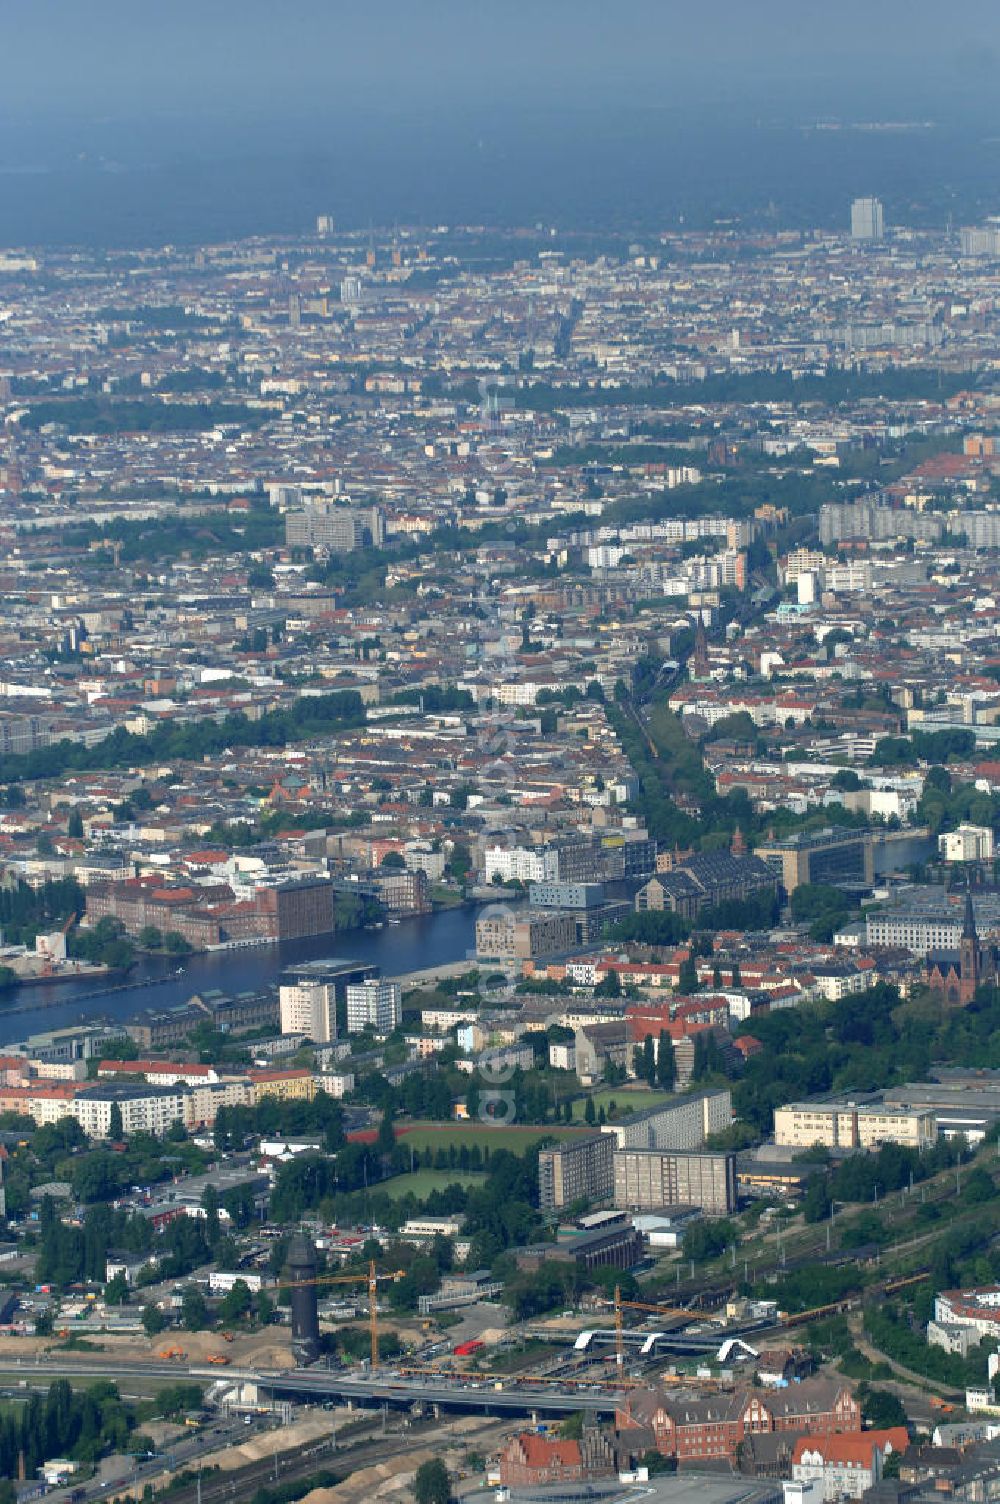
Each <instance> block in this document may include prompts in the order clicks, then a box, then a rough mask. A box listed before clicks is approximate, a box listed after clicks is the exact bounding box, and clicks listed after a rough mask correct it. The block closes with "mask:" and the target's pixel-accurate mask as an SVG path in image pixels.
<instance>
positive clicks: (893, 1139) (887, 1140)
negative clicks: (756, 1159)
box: [774, 1099, 937, 1149]
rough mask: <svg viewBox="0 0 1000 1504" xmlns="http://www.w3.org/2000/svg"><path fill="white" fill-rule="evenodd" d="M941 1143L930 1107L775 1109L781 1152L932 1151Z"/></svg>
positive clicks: (837, 1104)
mask: <svg viewBox="0 0 1000 1504" xmlns="http://www.w3.org/2000/svg"><path fill="white" fill-rule="evenodd" d="M936 1139H937V1123H936V1122H935V1118H934V1113H933V1111H932V1109H931V1108H929V1107H898V1106H896V1105H894V1104H893V1105H890V1104H889V1103H886V1102H883V1101H881V1100H877V1101H870V1102H848V1101H844V1100H843V1099H841V1100H837V1101H831V1102H789V1103H788V1104H787V1105H786V1106H785V1107H776V1108H775V1109H774V1141H775V1143H776V1144H778V1145H779V1146H780V1147H782V1148H788V1149H810V1148H812V1146H813V1145H814V1144H822V1145H823V1146H824V1147H825V1148H827V1149H878V1148H880V1147H881V1146H882V1144H901V1145H902V1146H903V1147H904V1148H907V1149H927V1148H929V1147H930V1145H931V1144H933V1143H934V1142H935V1140H936Z"/></svg>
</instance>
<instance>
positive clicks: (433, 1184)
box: [379, 1170, 486, 1201]
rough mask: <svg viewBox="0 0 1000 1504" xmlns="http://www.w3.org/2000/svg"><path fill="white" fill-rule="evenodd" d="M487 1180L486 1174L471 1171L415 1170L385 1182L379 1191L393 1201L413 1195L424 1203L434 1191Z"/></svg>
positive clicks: (476, 1183)
mask: <svg viewBox="0 0 1000 1504" xmlns="http://www.w3.org/2000/svg"><path fill="white" fill-rule="evenodd" d="M485 1179H486V1176H485V1174H474V1173H472V1172H470V1171H469V1170H415V1171H414V1172H413V1174H412V1175H394V1176H393V1177H392V1179H391V1180H386V1181H383V1182H382V1184H381V1185H380V1186H379V1190H380V1191H384V1192H385V1194H386V1195H387V1196H391V1197H392V1198H393V1200H398V1198H399V1197H400V1196H407V1195H412V1196H416V1197H417V1199H418V1200H421V1201H422V1200H423V1198H424V1197H425V1196H429V1195H430V1194H431V1192H432V1191H443V1190H444V1189H445V1188H446V1186H449V1185H464V1186H471V1185H481V1184H482V1183H483V1181H484V1180H485Z"/></svg>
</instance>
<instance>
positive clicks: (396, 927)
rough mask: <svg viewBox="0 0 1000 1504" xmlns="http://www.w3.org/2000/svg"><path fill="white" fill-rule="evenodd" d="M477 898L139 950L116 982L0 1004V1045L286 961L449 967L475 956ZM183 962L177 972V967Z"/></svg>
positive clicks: (264, 973) (406, 972)
mask: <svg viewBox="0 0 1000 1504" xmlns="http://www.w3.org/2000/svg"><path fill="white" fill-rule="evenodd" d="M477 912H478V906H477V905H475V904H463V905H462V906H461V907H458V908H451V909H441V910H439V911H438V912H437V913H434V914H420V915H416V916H414V917H413V918H409V919H401V920H400V922H399V924H393V925H388V924H387V925H386V926H385V927H384V928H383V929H380V930H364V929H359V930H340V931H339V932H337V933H336V934H333V935H323V936H320V937H316V938H313V939H309V940H293V941H285V942H272V943H271V944H270V945H259V946H253V947H251V948H249V949H239V950H226V951H213V952H209V951H203V952H199V953H192V954H190V955H188V956H185V957H184V958H183V963H181V962H180V961H179V958H178V957H176V956H173V957H170V958H169V959H168V958H160V957H153V956H143V957H140V958H138V959H137V960H136V962H135V964H134V966H133V968H132V970H131V972H130V973H129V975H128V977H127V979H126V980H124V981H123V982H122V984H121V985H120V986H115V987H108V988H101V989H95V988H94V987H93V986H92V985H89V984H83V985H81V984H79V983H76V982H73V981H69V982H63V983H58V984H56V985H54V986H51V987H47V986H46V985H45V984H44V983H43V984H40V985H38V986H37V987H33V988H32V989H31V994H30V996H28V997H25V998H23V999H21V998H17V999H16V1000H15V996H14V995H12V996H11V1004H12V1005H11V1006H6V1005H0V1046H2V1045H8V1044H13V1043H15V1042H17V1041H20V1040H23V1039H25V1038H27V1037H28V1036H29V1035H32V1034H40V1033H48V1032H50V1031H52V1030H54V1029H61V1028H69V1027H71V1026H76V1025H80V1024H87V1023H98V1022H101V1021H103V1020H105V1019H106V1020H109V1021H111V1022H123V1021H124V1020H126V1019H130V1018H134V1017H135V1016H136V1015H137V1014H139V1013H142V1012H144V1011H146V1010H147V1009H149V1008H155V1009H157V1010H160V1009H163V1008H173V1007H178V1006H180V1005H182V1004H184V1003H186V1002H187V1001H188V999H189V998H190V997H192V996H193V995H194V994H195V993H201V992H207V991H219V992H228V993H238V992H259V991H260V990H261V989H262V988H264V987H270V986H275V985H277V983H278V981H279V980H280V978H281V975H282V973H283V972H284V971H286V970H287V968H288V967H289V966H293V965H299V964H301V963H302V962H303V961H320V960H327V959H329V958H331V957H339V958H341V959H344V958H349V959H351V960H356V961H363V962H368V963H370V964H372V965H376V966H378V967H379V969H380V971H381V973H382V975H383V976H386V977H406V978H409V977H412V976H415V975H426V979H427V980H433V979H434V977H435V976H441V977H444V976H445V975H454V972H452V971H450V968H451V967H453V966H454V967H457V969H458V971H459V972H461V971H464V970H466V969H467V968H470V967H472V966H474V965H475V964H476V962H475V954H474V953H475V944H476V914H477ZM179 964H183V968H184V969H183V971H182V973H181V975H180V976H178V975H177V974H176V972H177V967H178V965H179Z"/></svg>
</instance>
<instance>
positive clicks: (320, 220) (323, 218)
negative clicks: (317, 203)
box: [316, 214, 333, 235]
mask: <svg viewBox="0 0 1000 1504" xmlns="http://www.w3.org/2000/svg"><path fill="white" fill-rule="evenodd" d="M316 234H317V235H332V234H333V215H332V214H317V216H316Z"/></svg>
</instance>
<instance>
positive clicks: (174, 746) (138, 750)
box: [0, 690, 365, 782]
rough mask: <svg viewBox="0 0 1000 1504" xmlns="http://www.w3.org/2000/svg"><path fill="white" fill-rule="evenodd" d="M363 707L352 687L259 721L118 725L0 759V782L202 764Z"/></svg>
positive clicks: (349, 716) (314, 729)
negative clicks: (140, 732)
mask: <svg viewBox="0 0 1000 1504" xmlns="http://www.w3.org/2000/svg"><path fill="white" fill-rule="evenodd" d="M364 721H365V708H364V704H363V702H362V699H361V696H360V695H359V694H358V693H357V692H356V691H355V690H340V691H337V692H335V693H333V694H328V695H306V696H303V697H302V698H300V699H298V700H294V701H293V702H292V704H291V705H289V706H288V708H287V709H285V710H269V711H267V712H265V714H264V715H262V716H261V717H260V718H259V719H258V720H254V721H252V720H250V718H249V717H248V716H246V715H244V714H243V712H242V711H236V712H234V713H233V714H231V715H227V716H226V717H225V719H224V720H222V721H215V720H212V719H211V718H210V717H207V716H205V717H202V718H199V719H198V720H193V721H186V722H183V723H182V724H175V723H172V722H169V721H164V722H161V723H160V724H159V725H158V726H156V727H154V729H153V730H152V731H150V732H148V733H147V734H146V735H144V736H135V735H133V734H132V732H130V731H125V730H123V729H122V728H121V727H119V728H118V729H117V730H116V731H113V732H112V734H111V735H110V736H108V737H105V739H104V741H102V742H98V743H97V744H96V745H95V746H92V747H89V746H85V745H84V744H83V743H82V742H68V741H62V742H56V743H54V744H53V745H52V746H50V747H41V748H39V749H38V750H37V751H35V752H26V753H23V754H20V753H19V754H11V755H10V756H7V757H3V758H0V782H9V781H16V780H19V779H24V778H27V779H31V778H58V777H59V776H60V775H61V774H63V773H66V772H68V771H69V770H70V769H73V770H76V771H81V770H86V769H92V768H118V767H133V766H135V765H136V764H144V763H150V762H182V761H183V762H201V761H202V759H204V758H206V757H217V756H218V755H219V754H220V753H221V752H224V751H225V750H226V749H227V748H229V747H283V746H285V745H287V744H288V743H289V742H296V741H302V740H304V739H306V738H308V737H312V736H319V735H322V734H324V733H327V732H333V731H342V730H345V729H347V728H349V727H354V726H361V725H363V724H364Z"/></svg>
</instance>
